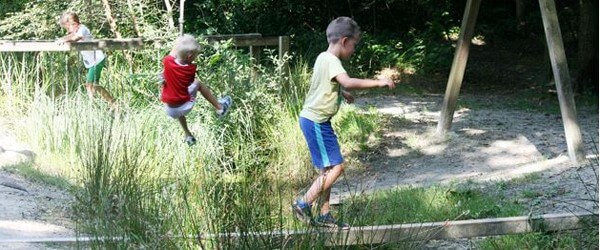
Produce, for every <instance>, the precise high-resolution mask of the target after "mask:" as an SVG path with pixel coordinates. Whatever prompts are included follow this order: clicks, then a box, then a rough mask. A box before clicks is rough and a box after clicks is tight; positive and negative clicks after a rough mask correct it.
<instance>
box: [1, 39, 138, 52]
mask: <svg viewBox="0 0 600 250" xmlns="http://www.w3.org/2000/svg"><path fill="white" fill-rule="evenodd" d="M143 46H144V41H143V40H142V39H141V38H124V39H107V40H92V41H87V42H74V43H63V44H58V43H56V41H47V40H46V41H0V52H35V51H69V50H95V49H100V50H130V49H137V48H141V47H143Z"/></svg>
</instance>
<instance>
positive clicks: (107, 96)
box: [85, 83, 115, 104]
mask: <svg viewBox="0 0 600 250" xmlns="http://www.w3.org/2000/svg"><path fill="white" fill-rule="evenodd" d="M85 89H86V90H87V93H88V96H89V97H90V98H94V94H95V93H96V92H98V93H100V95H101V96H102V98H104V100H106V101H107V102H108V103H110V104H114V103H115V99H114V98H113V97H112V96H111V95H110V93H108V91H107V90H106V89H105V88H104V87H102V86H100V85H95V84H93V83H86V84H85Z"/></svg>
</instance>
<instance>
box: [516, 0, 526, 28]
mask: <svg viewBox="0 0 600 250" xmlns="http://www.w3.org/2000/svg"><path fill="white" fill-rule="evenodd" d="M515 5H516V6H515V9H516V16H517V28H518V29H519V28H521V27H523V26H525V1H524V0H515Z"/></svg>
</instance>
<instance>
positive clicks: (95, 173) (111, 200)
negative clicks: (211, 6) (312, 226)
mask: <svg viewBox="0 0 600 250" xmlns="http://www.w3.org/2000/svg"><path fill="white" fill-rule="evenodd" d="M229 46H230V45H228V44H216V45H211V46H207V47H206V49H205V52H204V54H202V55H201V56H200V57H199V58H198V65H200V67H199V72H198V75H199V76H200V79H201V80H202V81H203V83H204V84H206V85H207V86H209V87H210V88H211V89H212V91H213V93H214V94H215V95H216V96H221V95H225V94H227V95H231V96H232V97H233V99H234V107H233V109H232V111H231V112H230V114H228V116H227V117H226V118H225V119H221V120H220V119H217V118H216V115H215V114H214V110H213V109H212V108H211V107H210V106H209V104H208V102H206V101H204V100H203V99H201V100H200V101H199V102H198V103H197V105H196V107H195V108H194V110H193V111H192V112H191V113H190V115H189V116H188V122H189V125H190V128H191V130H192V131H193V132H194V133H195V135H196V137H197V138H199V141H200V143H198V144H197V145H195V146H194V147H188V146H187V145H186V144H185V143H183V133H182V131H181V128H180V127H179V124H178V123H177V122H176V121H175V120H172V119H169V118H168V117H167V116H166V115H165V114H164V111H163V110H162V107H161V104H160V103H159V102H158V100H157V98H156V97H157V95H158V91H159V89H158V85H157V84H156V83H155V81H154V73H156V72H158V71H159V70H160V69H159V67H158V66H157V65H158V63H147V64H140V65H135V67H132V66H131V65H129V64H127V63H126V61H125V59H124V57H123V56H122V54H119V53H118V52H114V53H111V54H109V57H108V58H109V61H108V66H107V68H106V69H105V70H104V72H103V80H102V81H101V83H100V84H101V85H104V86H106V87H107V88H108V89H109V91H110V92H111V93H112V94H113V95H114V96H115V97H116V98H117V100H118V102H119V103H120V110H119V111H118V112H114V111H111V110H110V108H109V107H108V105H107V104H106V103H105V102H103V101H102V100H101V99H100V98H95V99H90V98H88V97H87V95H86V94H85V93H84V90H83V89H82V87H81V85H80V82H81V81H82V80H83V79H84V73H85V72H84V71H83V69H82V68H83V67H80V65H78V64H79V62H78V61H77V58H72V55H71V56H65V55H64V54H58V53H39V54H37V55H32V54H0V56H1V57H0V62H1V64H0V78H1V79H0V80H1V82H2V83H3V84H2V86H1V87H2V88H1V95H0V98H1V100H0V101H2V103H3V104H5V108H4V109H3V113H5V114H6V115H7V117H9V118H10V119H11V121H13V124H15V126H14V129H15V130H16V131H17V132H18V133H19V136H20V137H21V138H23V139H24V140H26V141H28V142H29V143H30V144H31V145H35V147H36V148H35V149H34V150H35V151H36V152H45V153H44V154H42V155H40V157H39V158H38V160H39V161H41V162H45V164H40V165H39V167H40V168H42V169H41V170H42V171H43V170H44V169H43V168H45V167H48V166H49V165H59V166H61V167H60V169H59V171H58V175H60V176H65V177H66V178H67V179H69V180H70V182H71V183H72V184H73V185H75V186H76V189H75V190H76V191H75V193H74V195H75V198H76V201H77V202H76V204H75V205H74V207H73V211H74V213H75V215H76V216H75V218H76V222H77V226H78V228H79V230H78V232H80V233H81V234H82V235H92V236H94V237H97V242H95V244H98V245H97V246H98V247H102V248H105V247H108V248H113V247H115V248H120V247H132V246H133V247H136V248H137V247H140V248H141V247H144V248H181V247H184V248H197V247H198V246H199V245H200V246H201V247H211V248H212V247H215V248H223V247H225V248H227V247H228V246H229V247H233V246H238V247H239V246H245V247H252V246H257V245H261V246H263V247H264V246H265V245H267V246H270V245H273V246H275V245H277V244H281V242H269V241H268V240H266V239H251V238H242V239H246V240H242V241H240V240H239V239H233V238H231V239H228V238H224V239H221V240H201V241H198V240H197V239H190V238H189V237H188V236H198V235H206V234H217V233H225V232H254V231H280V230H284V229H290V228H291V229H294V228H300V227H301V226H300V225H298V224H296V222H295V221H293V220H292V219H293V217H292V216H290V211H289V201H291V200H292V197H293V196H294V195H295V191H294V190H295V189H296V188H298V187H299V186H302V185H305V184H306V182H307V181H308V180H309V179H310V178H309V177H310V176H311V174H312V172H311V168H310V167H308V166H309V165H308V162H309V159H308V153H307V150H306V148H305V145H304V141H303V138H302V136H301V134H300V130H299V129H298V125H297V115H296V114H295V113H296V112H297V110H299V105H300V98H301V96H302V95H303V94H304V92H303V91H306V85H305V84H306V83H303V82H304V81H305V80H306V79H305V78H306V77H307V74H303V75H302V77H295V78H292V79H290V78H289V77H283V76H281V74H280V73H281V67H280V68H277V67H274V68H270V69H269V68H264V67H260V66H253V65H252V64H251V60H250V58H249V57H248V56H246V55H244V54H240V53H238V52H236V51H235V50H231V49H230V47H229ZM135 57H138V58H137V60H139V61H148V62H155V61H156V60H157V57H158V56H157V55H156V52H140V53H137V54H136V55H135ZM275 65H283V63H282V62H275ZM134 69H135V70H134ZM257 69H258V74H255V72H256V70H257ZM297 70H299V71H303V72H307V69H305V68H302V67H301V68H299V69H297ZM296 75H298V74H296ZM288 89H292V90H293V92H291V93H292V94H288ZM289 100H295V101H293V102H291V103H290V102H288V101H289ZM293 110H296V112H294V111H293ZM123 237H124V238H123ZM195 238H197V237H195ZM309 238H310V237H309ZM310 242H311V241H307V244H309V243H310ZM295 244H296V245H298V244H303V243H301V242H296V243H295ZM310 244H313V243H310Z"/></svg>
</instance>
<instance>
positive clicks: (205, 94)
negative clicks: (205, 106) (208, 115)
mask: <svg viewBox="0 0 600 250" xmlns="http://www.w3.org/2000/svg"><path fill="white" fill-rule="evenodd" d="M198 86H199V88H198V90H199V91H200V94H202V96H203V97H204V99H206V100H207V101H208V102H210V104H211V105H213V107H215V109H217V110H221V109H223V107H221V104H220V103H219V102H218V101H217V99H216V98H215V97H214V96H213V94H212V92H210V89H208V88H207V87H206V86H204V85H202V84H199V85H198Z"/></svg>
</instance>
